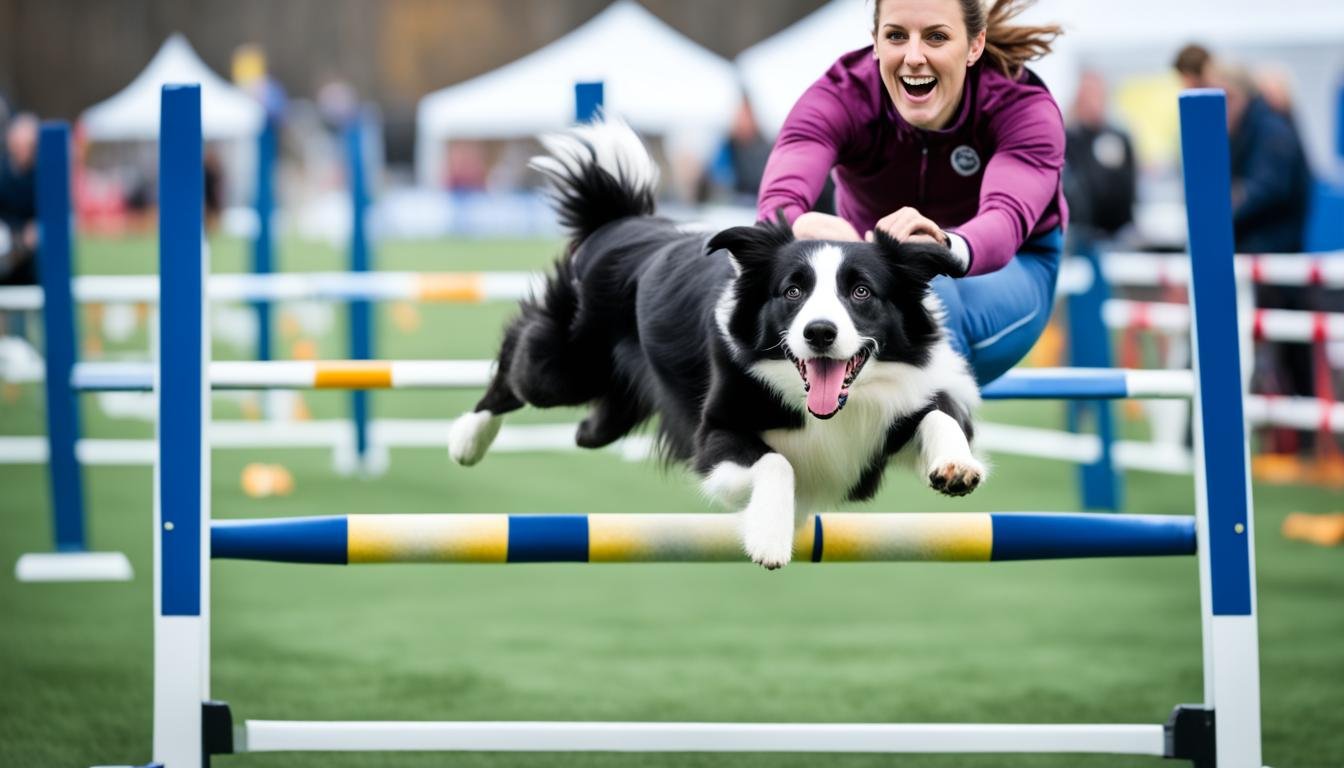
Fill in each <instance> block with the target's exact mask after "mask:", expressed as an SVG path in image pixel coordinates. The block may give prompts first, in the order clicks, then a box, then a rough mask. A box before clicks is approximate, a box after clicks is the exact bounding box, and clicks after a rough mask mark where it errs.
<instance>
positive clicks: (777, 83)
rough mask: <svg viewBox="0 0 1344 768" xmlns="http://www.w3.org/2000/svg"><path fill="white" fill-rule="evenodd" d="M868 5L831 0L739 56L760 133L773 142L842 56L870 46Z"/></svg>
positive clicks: (869, 10) (850, 0) (871, 37)
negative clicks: (807, 93)
mask: <svg viewBox="0 0 1344 768" xmlns="http://www.w3.org/2000/svg"><path fill="white" fill-rule="evenodd" d="M872 14H873V11H872V4H871V3H867V2H861V1H860V0H832V2H830V3H827V4H826V5H823V6H822V7H820V8H818V9H817V10H815V11H813V12H812V13H810V14H808V15H807V16H804V17H803V18H801V19H799V20H798V21H797V22H795V23H794V24H793V25H792V26H789V27H787V28H786V29H784V30H781V31H780V32H778V33H776V34H775V35H774V36H772V37H769V38H767V39H765V40H762V41H761V42H759V43H757V44H756V45H753V46H752V47H750V48H748V49H746V50H745V51H743V52H742V53H740V54H739V55H738V57H737V61H736V63H737V68H738V70H739V71H740V72H741V73H742V85H743V87H744V88H746V91H747V97H748V98H749V99H751V108H752V110H753V111H754V112H755V113H756V121H757V123H758V124H759V125H760V127H761V132H762V133H764V134H765V135H766V136H767V137H770V138H773V137H774V136H775V135H776V134H777V133H779V128H780V126H782V125H783V124H784V118H786V117H788V116H789V110H791V109H793V105H794V102H796V101H798V97H799V96H802V95H803V91H806V90H807V88H808V86H810V85H812V83H814V82H816V80H817V78H819V77H821V75H822V73H824V72H825V71H826V70H827V69H828V68H829V67H830V66H831V65H832V64H834V63H835V60H836V59H838V58H839V57H840V54H842V53H845V52H846V51H852V50H854V49H855V48H862V47H864V46H866V45H872V44H873V36H872V33H871V29H872V26H873V16H872Z"/></svg>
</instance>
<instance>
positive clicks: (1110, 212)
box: [1064, 71, 1137, 240]
mask: <svg viewBox="0 0 1344 768" xmlns="http://www.w3.org/2000/svg"><path fill="white" fill-rule="evenodd" d="M1106 118H1107V115H1106V81H1105V80H1103V79H1102V77H1101V75H1100V74H1098V73H1096V72H1091V71H1087V72H1083V73H1082V76H1081V77H1080V78H1079V80H1078V92H1077V94H1076V95H1075V96H1074V100H1073V111H1072V112H1071V114H1070V119H1069V123H1068V129H1067V131H1066V133H1065V148H1064V196H1065V198H1067V200H1068V202H1069V225H1070V227H1071V228H1072V231H1071V233H1070V234H1071V235H1072V236H1073V237H1083V238H1092V239H1105V240H1112V239H1115V238H1116V236H1117V234H1118V233H1119V232H1120V231H1121V230H1122V229H1124V228H1125V227H1126V226H1128V225H1129V224H1130V223H1132V222H1133V221H1134V198H1135V189H1136V184H1137V172H1136V170H1135V160H1134V145H1133V143H1132V142H1131V141H1130V138H1129V134H1128V133H1126V132H1125V131H1123V130H1121V129H1120V128H1117V127H1116V126H1114V125H1111V124H1110V123H1109V122H1108V121H1107V119H1106Z"/></svg>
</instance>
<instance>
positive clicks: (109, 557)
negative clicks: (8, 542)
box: [14, 552, 134, 582]
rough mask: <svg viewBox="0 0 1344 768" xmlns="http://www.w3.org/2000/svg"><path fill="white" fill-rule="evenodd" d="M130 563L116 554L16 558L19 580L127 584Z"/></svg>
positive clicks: (40, 554)
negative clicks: (114, 582) (125, 582)
mask: <svg viewBox="0 0 1344 768" xmlns="http://www.w3.org/2000/svg"><path fill="white" fill-rule="evenodd" d="M133 575H134V574H133V572H132V570H131V561H130V560H127V559H126V556H125V555H123V554H122V553H120V552H33V553H29V554H26V555H22V556H20V557H19V562H18V563H17V564H15V566H14V576H15V578H17V579H18V580H19V581H35V582H41V581H130V580H131V578H132V577H133Z"/></svg>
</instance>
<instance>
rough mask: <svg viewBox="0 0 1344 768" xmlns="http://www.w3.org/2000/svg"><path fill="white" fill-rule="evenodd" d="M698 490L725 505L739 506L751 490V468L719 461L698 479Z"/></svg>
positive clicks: (743, 502) (744, 501)
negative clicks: (702, 477) (700, 479)
mask: <svg viewBox="0 0 1344 768" xmlns="http://www.w3.org/2000/svg"><path fill="white" fill-rule="evenodd" d="M700 490H701V491H702V492H703V493H704V494H705V496H707V497H709V499H710V500H712V501H715V502H718V503H719V504H722V505H723V506H725V507H738V506H741V505H742V504H745V503H746V501H747V495H748V494H749V493H750V492H751V468H750V467H744V466H742V465H741V464H737V463H735V462H731V461H721V462H719V464H718V465H717V466H715V467H714V469H712V470H710V472H709V474H708V475H706V476H705V479H704V480H702V481H700Z"/></svg>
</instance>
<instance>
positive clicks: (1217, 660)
mask: <svg viewBox="0 0 1344 768" xmlns="http://www.w3.org/2000/svg"><path fill="white" fill-rule="evenodd" d="M162 114H163V130H162V132H161V135H162V136H163V142H162V145H161V150H160V151H161V155H160V157H161V165H160V167H161V169H162V171H161V178H162V180H163V190H164V193H163V195H162V200H163V211H162V216H161V220H160V236H161V240H162V243H161V249H162V258H161V259H160V265H161V267H160V268H161V270H162V278H161V279H162V286H163V288H162V290H161V291H160V295H161V297H162V309H163V327H164V329H165V331H166V332H165V334H164V336H163V339H162V342H161V344H160V347H161V350H160V361H161V362H160V366H159V368H158V369H157V374H156V376H157V382H156V392H157V394H158V398H159V413H160V419H159V422H158V423H159V463H158V466H157V468H156V469H157V471H156V476H155V480H156V494H155V568H154V590H155V592H154V606H155V614H156V618H155V651H154V653H155V672H154V674H155V678H154V679H155V684H154V754H153V759H154V760H155V761H156V762H159V763H162V765H163V766H164V768H196V767H197V766H201V765H204V764H206V763H208V761H209V756H210V755H211V754H224V753H232V752H242V751H314V750H319V751H333V750H340V751H350V750H378V751H383V750H392V751H402V750H417V751H419V750H457V751H461V750H472V751H480V750H486V751H611V752H703V751H725V752H729V751H730V752H882V753H932V752H962V753H967V752H975V753H1007V752H1055V753H1059V752H1070V753H1108V754H1137V755H1155V756H1165V757H1169V758H1174V759H1178V760H1185V761H1191V762H1192V763H1193V764H1194V765H1196V766H1199V767H1200V768H1209V767H1211V766H1215V765H1216V766H1220V767H1221V768H1254V767H1258V766H1260V765H1261V762H1260V714H1259V712H1260V703H1259V662H1258V648H1257V644H1256V618H1255V594H1254V560H1253V557H1252V543H1253V538H1252V537H1253V532H1254V531H1253V527H1252V514H1251V505H1250V500H1249V486H1248V484H1247V477H1246V465H1247V447H1246V437H1245V422H1244V417H1243V412H1242V410H1243V408H1242V405H1243V401H1242V389H1241V376H1240V367H1239V365H1238V361H1237V338H1236V330H1235V329H1236V323H1235V316H1236V308H1235V299H1234V285H1233V275H1232V268H1231V259H1230V256H1231V253H1232V239H1231V235H1232V226H1231V212H1230V207H1229V198H1228V195H1227V194H1226V193H1227V190H1228V188H1229V180H1228V168H1227V158H1228V153H1227V141H1226V122H1225V117H1224V114H1225V113H1224V104H1223V97H1222V94H1221V93H1218V92H1209V91H1196V92H1191V93H1187V94H1185V95H1183V96H1182V97H1181V117H1182V141H1183V146H1184V150H1185V151H1184V155H1183V157H1184V161H1185V168H1186V174H1187V179H1191V180H1198V181H1197V182H1196V181H1190V182H1189V183H1188V188H1187V191H1186V199H1187V202H1188V205H1189V212H1190V213H1189V215H1190V237H1191V252H1192V256H1193V289H1194V294H1195V298H1196V299H1197V301H1195V302H1192V303H1193V306H1194V310H1195V311H1194V329H1193V331H1194V333H1193V336H1194V339H1195V349H1196V359H1195V377H1194V379H1193V382H1192V381H1191V380H1190V379H1188V378H1187V379H1186V380H1184V381H1183V382H1174V381H1168V382H1166V384H1164V385H1163V386H1161V387H1159V388H1158V389H1159V390H1160V394H1158V395H1156V396H1171V395H1173V394H1182V393H1184V394H1189V395H1192V396H1193V398H1194V402H1195V410H1196V413H1197V415H1198V418H1197V419H1196V424H1195V455H1196V500H1197V507H1196V515H1195V517H1194V519H1193V521H1191V520H1190V518H1167V519H1156V518H1140V517H1134V518H1130V517H1126V516H1086V515H1064V514H1044V515H1038V516H1025V517H1024V516H1020V515H1008V514H1001V513H993V514H989V515H972V516H956V515H929V516H920V515H865V514H849V515H821V516H818V517H816V518H814V519H813V520H812V521H811V523H812V527H811V529H810V530H808V529H807V527H806V526H805V528H804V530H801V531H800V532H799V533H798V535H797V537H796V538H795V546H796V547H799V548H800V549H801V550H805V551H808V552H810V553H811V554H812V556H813V557H812V559H815V560H819V561H821V562H823V563H824V562H826V561H827V560H830V559H846V558H845V557H843V556H842V557H837V558H832V557H831V556H830V555H831V553H832V552H835V553H842V554H843V553H848V554H851V555H852V554H859V555H872V554H874V553H873V552H866V553H865V552H864V551H863V547H865V546H869V547H872V546H877V545H879V544H880V543H881V542H884V541H897V542H905V543H898V545H897V546H896V547H895V549H900V548H901V547H903V546H907V545H908V543H909V541H911V540H913V541H916V542H919V541H925V540H924V539H921V538H920V536H924V535H925V534H928V533H929V531H930V530H937V529H938V527H939V526H944V527H946V528H949V529H952V530H955V531H957V534H956V535H955V536H954V537H953V538H954V539H956V540H959V541H961V542H962V545H965V544H966V542H970V543H971V545H973V547H974V548H976V549H975V550H974V552H973V553H972V554H974V555H976V556H975V557H972V556H963V555H966V551H965V550H962V549H958V546H962V545H951V546H949V545H947V541H946V540H945V539H944V538H941V537H940V536H939V535H934V536H933V539H932V540H933V541H938V542H942V543H940V544H938V545H937V546H933V547H931V549H938V548H939V547H946V551H948V552H951V553H952V554H953V555H956V556H955V557H951V558H948V559H1004V558H1003V557H998V558H996V557H995V552H996V551H997V552H998V554H999V555H1003V554H1005V553H1006V552H1012V551H1014V550H1013V549H1012V548H1011V547H1009V548H1007V549H1004V548H1003V546H1005V545H1002V544H1001V542H1000V536H1001V534H1003V535H1006V532H1007V531H1008V530H1009V529H1011V528H1013V527H1014V526H1019V527H1018V529H1017V530H1018V532H1019V533H1022V531H1027V532H1026V533H1025V534H1022V535H1021V536H1019V537H1018V539H1017V542H1018V544H1021V545H1023V546H1024V547H1026V550H1022V551H1026V552H1028V554H1031V551H1032V550H1035V549H1039V548H1040V547H1043V546H1046V545H1047V544H1049V543H1050V542H1052V541H1053V542H1055V543H1056V544H1059V545H1060V547H1061V549H1057V550H1050V549H1049V548H1048V547H1047V549H1046V551H1047V553H1048V552H1050V551H1054V552H1055V553H1056V554H1054V555H1049V554H1047V555H1046V556H1070V557H1071V556H1095V555H1097V554H1098V553H1097V552H1083V551H1081V550H1079V549H1078V548H1079V547H1082V548H1083V549H1086V547H1083V546H1082V539H1081V537H1080V536H1079V535H1078V533H1077V529H1076V528H1075V527H1072V526H1079V525H1081V526H1083V527H1090V526H1092V525H1093V524H1094V523H1095V524H1096V525H1100V526H1102V527H1103V528H1104V527H1106V526H1118V527H1119V528H1127V527H1129V526H1130V525H1131V524H1135V525H1138V526H1139V527H1138V528H1137V529H1135V530H1148V529H1147V527H1146V526H1147V525H1148V524H1149V523H1152V524H1154V525H1156V526H1158V528H1159V529H1160V530H1161V531H1163V532H1162V533H1160V534H1159V535H1158V539H1157V540H1158V541H1159V542H1160V543H1159V544H1157V545H1154V546H1156V549H1149V548H1148V544H1143V545H1142V546H1138V547H1137V548H1135V549H1126V550H1124V551H1123V552H1120V553H1119V554H1126V555H1133V554H1146V555H1160V554H1182V553H1190V552H1191V550H1192V544H1191V537H1193V539H1194V546H1193V549H1194V550H1195V554H1196V555H1197V556H1198V558H1199V581H1200V597H1201V600H1200V602H1201V607H1202V613H1203V641H1204V673H1205V686H1204V702H1203V704H1201V705H1182V706H1178V707H1176V708H1175V709H1174V710H1173V712H1172V716H1171V718H1170V719H1169V720H1168V721H1167V722H1166V723H1165V724H1160V723H1159V724H1111V725H1088V724H1078V725H1072V724H1014V725H992V724H894V723H858V724H843V723H837V724H817V723H695V722H687V723H591V722H584V723H576V722H448V723H440V722H277V721H261V720H248V721H244V722H243V723H242V724H241V726H240V727H239V728H238V729H237V730H236V731H235V730H234V728H233V727H232V715H231V713H230V711H229V709H228V705H227V704H223V703H220V702H211V701H210V693H209V680H210V672H209V670H210V651H209V636H210V632H209V615H210V608H209V605H210V604H209V599H210V598H209V596H210V583H209V579H210V570H209V561H210V558H211V556H212V555H214V556H218V557H263V558H264V559H274V560H289V559H298V560H303V561H305V562H345V563H351V562H388V561H391V560H394V559H396V558H398V557H403V556H404V557H411V558H419V559H421V560H424V559H449V560H452V559H457V560H459V561H461V560H466V561H470V562H482V561H494V562H518V561H524V562H538V561H539V560H552V561H553V560H565V561H572V560H579V559H584V560H589V561H594V560H596V561H600V560H603V559H607V560H610V561H622V560H648V559H664V560H677V559H682V560H684V559H721V558H720V557H719V555H722V554H724V550H723V549H722V547H723V543H722V542H723V541H724V538H723V533H724V531H725V530H728V528H727V527H726V526H728V525H729V523H728V516H727V515H722V516H713V517H712V519H711V518H709V517H701V516H684V517H683V516H672V515H647V516H646V515H629V516H623V515H608V516H599V515H590V516H546V515H539V516H505V515H480V516H456V515H454V516H433V515H428V516H411V515H375V516H354V515H352V516H346V517H334V518H318V519H314V520H307V521H279V522H276V521H270V522H265V521H229V522H224V521H221V522H218V523H214V524H213V527H212V523H211V519H210V494H209V488H210V482H209V447H208V446H209V435H208V430H209V420H208V405H209V399H208V394H209V391H210V382H209V381H208V379H209V378H211V377H213V375H214V374H213V371H212V370H211V368H210V365H209V362H208V358H207V354H208V352H207V351H208V349H209V343H208V341H209V338H208V333H209V331H208V326H207V325H206V324H205V323H204V321H203V314H202V308H203V307H204V306H205V304H206V302H205V289H204V282H203V276H204V275H205V274H207V273H208V270H207V269H205V263H204V262H205V257H204V255H203V254H202V252H201V237H200V233H201V223H202V222H201V206H200V190H201V189H202V182H201V176H200V173H201V133H200V100H199V89H198V88H197V87H195V86H168V87H166V88H165V89H164V93H163V111H162ZM1055 378H1056V381H1055V382H1053V384H1054V385H1056V386H1053V387H1052V389H1053V390H1054V396H1060V395H1061V394H1065V393H1069V392H1075V393H1079V394H1077V395H1076V396H1080V397H1089V398H1108V397H1122V396H1131V395H1137V394H1143V393H1145V392H1148V393H1149V394H1152V392H1150V391H1149V390H1146V389H1144V388H1142V387H1139V386H1137V385H1134V384H1133V383H1132V382H1130V381H1128V380H1127V379H1126V377H1125V375H1123V374H1122V375H1120V376H1119V380H1118V381H1117V377H1116V373H1115V372H1108V374H1107V376H1102V375H1100V374H1089V373H1086V372H1071V373H1059V374H1056V375H1055ZM347 384H348V385H350V386H358V385H359V384H358V382H357V381H349V382H347ZM1003 386H1004V387H1006V388H1008V389H1010V390H1011V389H1013V388H1014V387H1016V386H1018V385H1014V384H1012V383H1011V380H1009V384H1005V385H1003ZM991 389H992V388H991ZM1027 389H1028V390H1030V388H1027ZM1041 389H1042V388H1041V387H1040V386H1038V387H1037V388H1036V389H1035V390H1032V391H1036V392H1040V391H1041ZM1192 390H1193V391H1192ZM1006 396H1020V394H1018V395H1006ZM1037 396H1044V395H1043V394H1041V395H1037ZM1215 479H1216V482H1215ZM972 518H974V519H972ZM285 526H298V527H300V528H302V527H304V526H307V527H309V528H310V530H307V531H305V532H302V533H301V534H293V533H289V534H284V533H279V531H280V530H281V529H282V528H283V527H285ZM921 526H932V527H933V528H924V529H923V533H921V534H919V536H915V538H914V539H906V538H902V537H903V536H905V535H906V533H908V532H909V531H910V530H914V529H920V528H921ZM968 526H969V527H968ZM1022 526H1025V527H1022ZM972 528H973V529H974V531H976V533H970V534H968V533H967V531H968V530H971V529H972ZM315 530H316V531H317V533H314V531H315ZM846 530H848V531H849V534H848V538H846V536H845V535H843V533H842V532H844V531H846ZM1098 530H1100V529H1098ZM898 531H905V532H906V533H899V534H898ZM986 532H987V533H986ZM884 537H895V538H884ZM958 537H959V538H958ZM212 538H213V543H212ZM1005 541H1006V540H1005ZM464 542H465V544H464ZM846 542H848V544H846ZM1096 542H1101V543H1102V545H1103V547H1112V546H1120V545H1119V544H1118V543H1117V542H1118V540H1116V539H1114V538H1113V532H1110V533H1107V532H1103V533H1098V534H1097V536H1096V537H1095V539H1094V543H1096ZM919 546H923V545H920V544H918V543H916V544H915V545H910V546H909V547H907V548H911V547H912V548H913V549H915V550H918V548H919ZM296 547H297V548H298V549H297V550H295V551H278V550H290V549H293V548H296ZM464 547H465V549H464ZM660 547H661V548H662V550H661V551H656V552H652V553H650V549H653V550H658V549H659V548H660ZM832 547H836V549H834V550H833V549H832ZM846 547H851V549H846ZM986 547H987V549H986ZM878 548H879V549H880V548H881V547H880V546H879V547H878ZM893 551H894V550H887V551H882V552H877V553H876V554H877V555H880V556H875V557H868V558H867V559H894V558H893V557H891V556H890V555H892V554H893ZM463 552H467V555H466V556H461V557H459V555H462V553H463ZM1020 552H1021V551H1019V553H1020ZM1061 552H1062V553H1063V554H1059V553H1061ZM697 553H698V554H699V555H700V556H698V557H697V556H695V555H697ZM1035 554H1036V555H1039V554H1040V552H1036V553H1035ZM1106 554H1107V552H1102V553H1101V555H1100V556H1105V555H1106ZM1109 554H1117V553H1116V552H1109ZM708 555H714V556H713V557H709V556H708ZM915 559H921V558H915ZM922 559H928V558H922ZM1009 559H1011V558H1009ZM742 562H743V563H744V565H743V566H742V567H743V568H746V567H747V566H746V565H745V563H746V559H745V557H743V558H742ZM729 567H731V566H729ZM1215 714H1216V717H1217V722H1216V727H1215Z"/></svg>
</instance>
